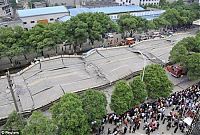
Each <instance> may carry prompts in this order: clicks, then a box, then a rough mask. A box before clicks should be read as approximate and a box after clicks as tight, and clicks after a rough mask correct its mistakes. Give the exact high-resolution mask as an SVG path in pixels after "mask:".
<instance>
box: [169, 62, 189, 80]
mask: <svg viewBox="0 0 200 135" xmlns="http://www.w3.org/2000/svg"><path fill="white" fill-rule="evenodd" d="M167 70H168V71H169V72H170V73H171V75H172V76H174V77H176V78H179V77H181V76H182V75H185V74H186V70H185V69H184V68H183V67H182V66H180V65H171V66H167Z"/></svg>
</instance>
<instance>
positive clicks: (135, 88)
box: [130, 76, 148, 105]
mask: <svg viewBox="0 0 200 135" xmlns="http://www.w3.org/2000/svg"><path fill="white" fill-rule="evenodd" d="M130 87H131V90H132V92H133V99H132V102H133V105H139V104H140V103H142V102H144V101H145V99H146V97H147V96H148V94H147V91H146V85H145V83H144V82H143V81H142V80H141V77H140V76H137V77H134V78H133V81H131V82H130Z"/></svg>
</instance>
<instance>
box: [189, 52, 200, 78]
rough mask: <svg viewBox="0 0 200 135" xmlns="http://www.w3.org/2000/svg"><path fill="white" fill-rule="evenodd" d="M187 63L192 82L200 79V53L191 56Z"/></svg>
mask: <svg viewBox="0 0 200 135" xmlns="http://www.w3.org/2000/svg"><path fill="white" fill-rule="evenodd" d="M186 63H187V64H186V67H187V69H188V73H187V74H188V76H189V78H190V79H191V80H196V79H200V53H194V54H191V55H189V56H188V58H187V62H186Z"/></svg>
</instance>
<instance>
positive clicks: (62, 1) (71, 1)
mask: <svg viewBox="0 0 200 135" xmlns="http://www.w3.org/2000/svg"><path fill="white" fill-rule="evenodd" d="M46 1H47V3H48V4H49V6H55V5H66V6H76V5H80V0H46Z"/></svg>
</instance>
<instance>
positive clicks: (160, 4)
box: [159, 0, 167, 7]
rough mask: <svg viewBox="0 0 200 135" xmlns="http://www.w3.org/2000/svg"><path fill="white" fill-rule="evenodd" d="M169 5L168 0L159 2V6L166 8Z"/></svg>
mask: <svg viewBox="0 0 200 135" xmlns="http://www.w3.org/2000/svg"><path fill="white" fill-rule="evenodd" d="M166 4H167V1H166V0H160V2H159V6H161V7H162V6H164V5H166Z"/></svg>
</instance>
